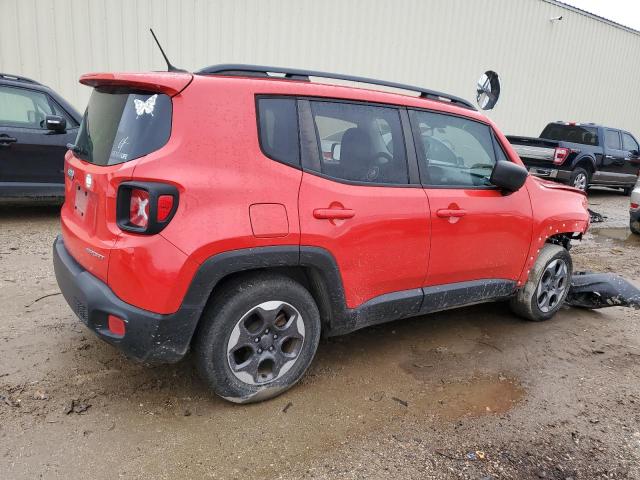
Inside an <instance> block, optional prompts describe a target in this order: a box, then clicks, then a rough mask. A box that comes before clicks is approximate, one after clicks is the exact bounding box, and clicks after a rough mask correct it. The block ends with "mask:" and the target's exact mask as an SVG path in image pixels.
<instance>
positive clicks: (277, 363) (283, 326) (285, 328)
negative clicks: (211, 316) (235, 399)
mask: <svg viewBox="0 0 640 480" xmlns="http://www.w3.org/2000/svg"><path fill="white" fill-rule="evenodd" d="M304 340H305V327H304V322H303V320H302V315H300V312H299V311H298V310H297V309H296V308H295V307H294V306H292V305H290V304H288V303H286V302H283V301H278V300H274V301H269V302H263V303H261V304H260V305H256V306H255V307H253V308H251V309H250V310H249V311H248V312H247V313H245V314H244V315H243V316H242V318H240V320H238V322H237V323H236V325H235V327H234V328H233V330H232V331H231V335H230V336H229V340H228V342H227V360H228V362H229V368H231V372H232V373H233V375H234V376H235V377H236V378H237V379H238V380H240V381H241V382H244V383H247V384H249V385H264V384H268V383H271V382H273V381H275V380H277V379H279V378H281V377H282V376H283V375H284V374H285V373H287V372H288V371H289V370H290V369H291V367H293V365H294V364H295V362H296V361H297V360H298V357H299V356H300V352H301V351H302V346H303V344H304Z"/></svg>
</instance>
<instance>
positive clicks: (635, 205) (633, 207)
mask: <svg viewBox="0 0 640 480" xmlns="http://www.w3.org/2000/svg"><path fill="white" fill-rule="evenodd" d="M638 207H640V205H638V204H637V203H633V202H631V210H636V209H637V208H638Z"/></svg>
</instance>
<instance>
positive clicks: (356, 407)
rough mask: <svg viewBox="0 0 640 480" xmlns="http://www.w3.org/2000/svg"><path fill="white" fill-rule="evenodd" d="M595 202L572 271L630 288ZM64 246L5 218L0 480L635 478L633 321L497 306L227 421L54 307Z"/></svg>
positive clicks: (43, 211)
mask: <svg viewBox="0 0 640 480" xmlns="http://www.w3.org/2000/svg"><path fill="white" fill-rule="evenodd" d="M590 202H591V205H592V208H593V209H594V210H596V211H598V212H600V213H602V214H604V215H606V216H607V217H608V218H607V219H606V222H605V223H602V224H595V225H593V226H592V233H591V234H589V235H588V236H587V237H586V238H585V240H584V241H583V242H582V243H581V244H580V245H577V246H576V247H574V249H573V250H572V254H573V258H574V263H575V264H576V269H577V270H580V269H583V270H584V269H589V270H596V271H614V272H619V273H622V274H623V275H624V276H626V277H627V278H629V279H631V280H632V281H634V282H637V283H638V282H640V263H639V262H638V254H639V253H640V241H638V240H637V239H636V238H631V237H630V233H629V231H628V226H627V225H628V213H627V208H628V198H626V197H623V196H622V195H621V194H620V193H618V192H613V191H606V190H600V191H593V192H591V193H590ZM58 230H59V227H58V220H57V209H56V208H51V207H49V208H46V207H34V206H28V207H17V206H7V205H5V206H0V308H1V309H2V313H0V479H2V480H4V479H35V478H44V479H50V478H64V479H72V478H73V479H76V478H77V479H86V478H92V479H107V478H108V479H112V478H153V479H165V478H167V479H169V478H171V479H174V478H198V479H201V478H218V479H221V478H238V479H241V478H242V479H245V478H256V479H257V478H283V479H297V478H317V479H322V478H349V479H350V478H358V479H378V478H402V479H429V478H436V479H449V478H451V479H458V478H463V479H478V480H479V479H484V480H489V479H499V478H511V479H529V478H547V479H567V480H568V479H596V478H602V479H604V478H607V479H614V478H615V479H623V478H625V479H626V478H630V479H640V408H639V407H640V322H638V320H639V319H640V312H636V311H633V310H630V309H623V308H611V309H607V310H603V311H585V310H578V309H572V308H565V309H564V310H563V311H561V312H560V313H559V314H558V315H557V316H556V317H555V318H554V319H552V320H551V321H548V322H543V323H528V322H524V321H522V320H520V319H518V318H516V317H514V316H513V315H512V314H511V313H510V312H509V310H508V308H507V307H506V306H505V305H504V304H491V305H481V306H476V307H471V308H465V309H461V310H457V311H450V312H446V313H442V314H435V315H431V316H426V317H420V318H415V319H412V320H407V321H402V322H396V323H391V324H386V325H382V326H377V327H374V328H369V329H366V330H363V331H360V332H356V333H353V334H351V335H348V336H345V337H341V338H335V339H330V340H325V341H322V342H321V344H320V348H319V351H318V355H317V357H316V359H315V361H314V364H313V366H312V367H311V369H310V371H309V372H308V374H307V375H306V377H305V378H304V379H303V381H302V382H301V383H300V384H299V385H298V386H296V387H295V388H294V389H292V390H290V391H289V392H287V393H285V394H284V395H282V396H280V397H278V398H277V399H275V400H272V401H269V402H264V403H261V404H257V405H250V406H237V405H232V404H229V403H226V402H225V401H223V400H221V399H219V398H216V397H213V396H212V395H211V394H209V393H208V392H207V390H206V388H205V386H204V385H203V383H202V382H201V381H200V380H199V379H198V378H197V376H196V374H195V371H194V368H193V366H192V363H191V361H190V360H189V359H187V360H186V361H183V362H181V363H180V364H177V365H173V366H168V367H167V366H165V367H155V368H148V367H144V366H140V365H137V364H135V363H132V362H130V361H128V360H127V359H126V358H124V357H123V356H121V355H120V354H119V353H118V352H117V351H116V350H114V349H113V348H112V347H110V346H108V345H107V344H105V343H103V342H101V341H100V340H98V339H97V338H96V337H94V335H93V334H92V333H91V332H89V331H88V330H86V329H85V327H84V326H83V325H82V324H81V323H80V322H79V321H78V320H77V319H76V318H75V317H74V315H73V314H72V312H71V310H70V309H69V308H68V307H67V305H66V303H65V302H64V299H63V298H62V296H61V295H59V294H58V288H57V285H56V282H55V278H54V274H53V268H52V264H51V245H52V242H53V239H54V237H55V236H56V234H57V233H58ZM598 230H600V231H599V232H598ZM47 295H50V296H47Z"/></svg>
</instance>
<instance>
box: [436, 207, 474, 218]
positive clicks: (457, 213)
mask: <svg viewBox="0 0 640 480" xmlns="http://www.w3.org/2000/svg"><path fill="white" fill-rule="evenodd" d="M466 214H467V211H466V210H462V209H460V208H456V209H453V208H441V209H440V210H438V211H436V215H437V216H439V217H440V218H449V217H464V216H465V215H466Z"/></svg>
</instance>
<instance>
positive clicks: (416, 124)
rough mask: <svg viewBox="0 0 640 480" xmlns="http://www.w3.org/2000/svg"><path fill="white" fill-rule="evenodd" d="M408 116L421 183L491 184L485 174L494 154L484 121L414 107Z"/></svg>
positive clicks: (487, 173) (443, 184)
mask: <svg viewBox="0 0 640 480" xmlns="http://www.w3.org/2000/svg"><path fill="white" fill-rule="evenodd" d="M411 119H412V122H411V123H412V125H413V129H414V135H415V137H416V147H417V150H418V164H419V167H420V178H421V179H422V183H423V184H424V185H429V186H440V187H462V188H468V187H489V186H491V182H489V178H490V177H491V172H492V170H493V166H494V165H495V163H496V157H495V150H494V141H493V136H492V135H491V130H490V128H489V126H488V125H485V124H483V123H480V122H476V121H473V120H470V119H467V118H463V117H457V116H453V115H445V114H441V113H432V112H426V111H417V110H416V111H412V112H411ZM498 148H499V146H498ZM503 155H504V154H503Z"/></svg>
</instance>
